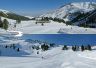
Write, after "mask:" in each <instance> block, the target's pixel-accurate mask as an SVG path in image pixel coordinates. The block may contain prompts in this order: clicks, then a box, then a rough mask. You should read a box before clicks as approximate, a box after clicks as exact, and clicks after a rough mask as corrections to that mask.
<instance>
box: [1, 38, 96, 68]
mask: <svg viewBox="0 0 96 68" xmlns="http://www.w3.org/2000/svg"><path fill="white" fill-rule="evenodd" d="M13 43H15V44H16V49H17V48H18V47H19V48H20V52H17V50H16V49H13V47H11V46H10V45H11V44H13ZM6 44H7V45H9V46H8V47H7V48H5V46H6ZM6 44H5V43H3V44H0V61H1V62H0V66H1V67H2V68H30V67H31V68H40V67H41V68H77V67H78V68H94V67H96V54H95V53H96V51H95V50H94V49H95V48H96V47H94V48H93V50H92V51H84V52H81V51H77V52H73V51H72V50H71V49H70V48H69V50H67V51H64V50H62V46H59V47H53V48H51V49H49V50H47V51H42V50H35V49H34V50H33V49H32V48H31V46H33V45H34V44H35V45H38V44H39V43H29V42H26V41H24V40H14V41H13V40H7V42H6ZM39 46H40V44H39ZM37 52H39V54H37Z"/></svg>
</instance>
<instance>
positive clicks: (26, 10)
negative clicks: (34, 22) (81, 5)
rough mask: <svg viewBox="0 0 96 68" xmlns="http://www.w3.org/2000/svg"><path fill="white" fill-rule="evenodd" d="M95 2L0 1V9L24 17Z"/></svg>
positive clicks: (66, 0)
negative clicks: (71, 5) (73, 4)
mask: <svg viewBox="0 0 96 68" xmlns="http://www.w3.org/2000/svg"><path fill="white" fill-rule="evenodd" d="M81 1H87V2H88V1H94V2H96V0H0V9H5V10H9V11H13V12H16V13H18V14H24V15H30V16H32V15H38V14H43V13H46V12H48V11H52V10H54V9H56V8H59V7H60V6H62V5H64V4H68V3H71V2H81Z"/></svg>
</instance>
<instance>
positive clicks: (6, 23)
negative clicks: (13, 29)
mask: <svg viewBox="0 0 96 68" xmlns="http://www.w3.org/2000/svg"><path fill="white" fill-rule="evenodd" d="M8 24H9V22H8V21H7V19H4V20H3V28H4V29H5V30H7V29H8Z"/></svg>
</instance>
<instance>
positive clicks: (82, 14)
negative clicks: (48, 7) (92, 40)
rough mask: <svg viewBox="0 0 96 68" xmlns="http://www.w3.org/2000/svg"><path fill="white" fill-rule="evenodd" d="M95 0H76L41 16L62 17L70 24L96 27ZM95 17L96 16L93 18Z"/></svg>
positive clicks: (58, 18)
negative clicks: (83, 0)
mask: <svg viewBox="0 0 96 68" xmlns="http://www.w3.org/2000/svg"><path fill="white" fill-rule="evenodd" d="M95 9H96V3H95V2H76V3H70V4H67V5H63V6H61V7H60V8H59V9H57V10H55V11H53V12H49V13H47V14H44V15H41V16H40V17H48V18H53V19H52V20H54V19H56V18H57V21H58V20H60V19H61V21H62V20H64V21H65V22H66V24H68V25H78V26H83V27H92V28H94V27H96V24H95V23H96V21H95V17H96V16H95V15H94V14H96V12H95V11H96V10H95ZM93 17H94V18H93Z"/></svg>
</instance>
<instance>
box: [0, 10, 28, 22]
mask: <svg viewBox="0 0 96 68" xmlns="http://www.w3.org/2000/svg"><path fill="white" fill-rule="evenodd" d="M0 16H1V17H5V18H9V19H13V20H29V18H28V17H25V16H21V15H18V14H16V13H13V12H11V11H7V10H2V9H0Z"/></svg>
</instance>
